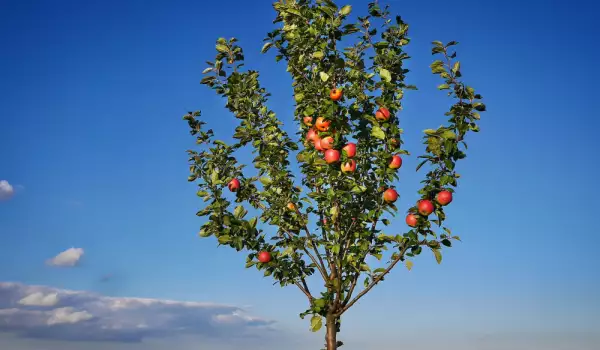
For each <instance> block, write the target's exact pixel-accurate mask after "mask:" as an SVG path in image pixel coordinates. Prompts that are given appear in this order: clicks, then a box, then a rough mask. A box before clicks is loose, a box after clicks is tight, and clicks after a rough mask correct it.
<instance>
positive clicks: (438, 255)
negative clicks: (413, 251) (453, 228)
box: [431, 249, 442, 264]
mask: <svg viewBox="0 0 600 350" xmlns="http://www.w3.org/2000/svg"><path fill="white" fill-rule="evenodd" d="M431 251H432V252H433V255H435V261H437V263H438V264H441V263H442V252H440V250H439V249H431Z"/></svg>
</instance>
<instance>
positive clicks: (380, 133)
mask: <svg viewBox="0 0 600 350" xmlns="http://www.w3.org/2000/svg"><path fill="white" fill-rule="evenodd" d="M371 135H372V136H374V137H376V138H378V139H380V140H383V139H385V133H384V132H383V130H381V128H380V127H378V126H377V125H374V126H373V129H372V130H371Z"/></svg>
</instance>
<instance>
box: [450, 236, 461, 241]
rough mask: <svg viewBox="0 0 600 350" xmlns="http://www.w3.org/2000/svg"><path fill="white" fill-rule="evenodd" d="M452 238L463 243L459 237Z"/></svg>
mask: <svg viewBox="0 0 600 350" xmlns="http://www.w3.org/2000/svg"><path fill="white" fill-rule="evenodd" d="M452 238H453V239H455V240H457V241H459V242H462V241H461V240H460V237H458V236H452Z"/></svg>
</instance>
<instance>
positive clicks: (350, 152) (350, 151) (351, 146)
mask: <svg viewBox="0 0 600 350" xmlns="http://www.w3.org/2000/svg"><path fill="white" fill-rule="evenodd" d="M342 151H344V152H346V156H347V157H348V158H352V157H354V156H355V155H356V144H355V143H353V142H348V144H347V145H346V146H344V148H342Z"/></svg>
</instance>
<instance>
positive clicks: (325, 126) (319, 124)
mask: <svg viewBox="0 0 600 350" xmlns="http://www.w3.org/2000/svg"><path fill="white" fill-rule="evenodd" d="M329 124H331V122H330V121H329V120H325V118H323V117H319V118H317V121H316V122H315V127H316V128H317V129H318V130H319V131H327V130H329Z"/></svg>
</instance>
